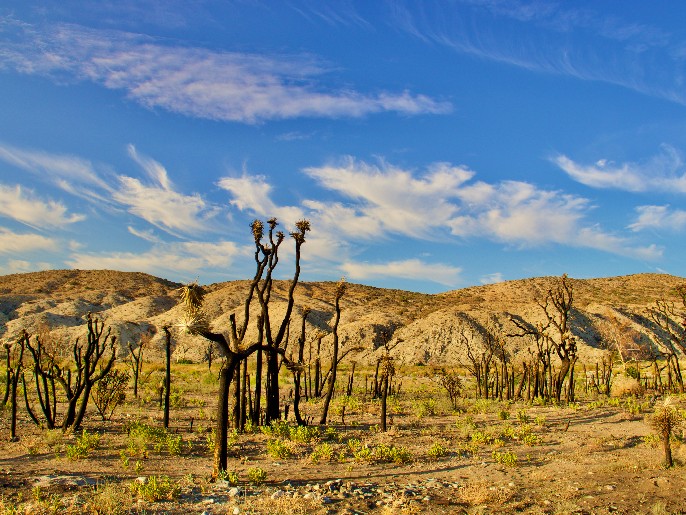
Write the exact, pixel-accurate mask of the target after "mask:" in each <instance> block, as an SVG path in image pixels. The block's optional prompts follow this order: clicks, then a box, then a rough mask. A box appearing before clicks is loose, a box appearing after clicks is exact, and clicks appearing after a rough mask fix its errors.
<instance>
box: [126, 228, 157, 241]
mask: <svg viewBox="0 0 686 515" xmlns="http://www.w3.org/2000/svg"><path fill="white" fill-rule="evenodd" d="M126 229H127V230H128V231H129V232H130V233H131V234H133V235H134V236H136V237H137V238H140V239H142V240H145V241H149V242H150V243H161V241H162V240H160V238H158V237H157V236H155V233H153V232H152V230H149V231H140V230H138V229H136V228H135V227H131V226H130V225H129V226H128V227H127V228H126Z"/></svg>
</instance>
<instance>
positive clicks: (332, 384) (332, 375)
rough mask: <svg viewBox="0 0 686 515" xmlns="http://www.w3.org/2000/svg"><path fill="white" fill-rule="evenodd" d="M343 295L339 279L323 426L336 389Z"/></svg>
mask: <svg viewBox="0 0 686 515" xmlns="http://www.w3.org/2000/svg"><path fill="white" fill-rule="evenodd" d="M344 293H345V280H344V279H341V280H340V281H339V283H338V285H337V286H336V297H335V299H336V300H335V302H334V308H335V310H336V314H335V316H334V322H333V329H332V334H333V352H332V354H333V355H332V357H331V368H330V369H329V377H328V381H329V383H328V388H327V389H326V397H324V405H323V407H322V416H321V418H320V419H319V423H320V424H322V425H324V424H326V418H327V417H328V415H329V404H331V398H332V397H333V391H334V388H336V372H337V370H338V361H339V360H338V350H339V349H338V347H339V345H338V323H339V322H340V320H341V297H343V294H344Z"/></svg>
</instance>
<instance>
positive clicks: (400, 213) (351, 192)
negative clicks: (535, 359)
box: [219, 159, 662, 262]
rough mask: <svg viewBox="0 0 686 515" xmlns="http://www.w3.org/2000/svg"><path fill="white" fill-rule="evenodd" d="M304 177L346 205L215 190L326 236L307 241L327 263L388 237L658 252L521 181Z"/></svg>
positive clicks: (458, 174) (250, 184)
mask: <svg viewBox="0 0 686 515" xmlns="http://www.w3.org/2000/svg"><path fill="white" fill-rule="evenodd" d="M304 173H306V174H307V175H309V176H310V177H312V178H313V179H315V180H316V181H317V182H318V183H319V185H320V186H321V187H323V188H325V189H327V190H329V191H331V192H332V193H335V194H338V195H340V196H343V197H345V198H347V199H348V200H346V201H340V200H311V199H304V200H303V201H302V202H301V207H300V208H298V207H279V206H277V205H276V204H275V203H274V202H273V201H272V200H271V198H270V193H271V189H270V186H269V184H268V182H267V179H266V178H264V177H261V176H255V177H251V176H250V175H248V174H247V173H244V174H243V176H242V177H240V178H235V179H231V178H227V179H222V180H221V181H220V183H219V184H220V186H221V187H223V188H224V189H226V190H227V191H229V192H230V193H231V194H232V196H233V200H231V203H232V204H233V205H234V206H236V207H237V208H239V209H241V210H249V211H252V212H254V213H256V214H257V215H258V216H270V213H280V212H287V213H292V214H295V213H297V218H293V220H296V219H298V218H308V219H309V220H311V222H312V224H313V226H314V227H316V228H317V232H318V234H325V236H324V237H323V238H322V237H319V236H315V237H314V244H313V245H312V248H313V249H314V250H315V251H316V252H318V254H316V255H317V257H321V258H323V259H332V256H333V261H334V262H335V261H338V262H342V261H343V260H346V259H348V256H350V255H351V254H353V253H354V252H355V250H356V249H357V250H358V251H359V249H360V243H361V242H364V243H367V242H374V241H375V240H382V239H388V238H391V237H393V236H395V235H399V236H406V237H410V238H415V239H424V240H429V241H440V240H441V239H445V238H446V237H449V236H450V235H453V236H456V237H459V238H487V239H491V240H494V241H499V242H503V243H506V244H511V245H518V246H521V247H532V246H542V245H546V244H550V243H553V244H559V245H565V246H570V247H585V248H592V249H597V250H601V251H604V252H611V253H615V254H620V255H625V256H631V257H635V258H639V259H648V258H652V259H654V258H657V257H659V256H660V255H661V252H662V251H661V249H659V248H657V247H655V246H650V245H649V246H643V247H641V246H636V245H634V244H633V242H632V241H631V240H629V239H627V238H623V237H619V236H616V235H613V234H611V233H608V232H606V231H603V230H602V229H601V228H600V227H598V226H597V225H594V224H589V223H588V222H587V215H588V212H589V211H590V210H591V209H592V208H593V206H591V205H590V202H589V201H588V200H587V199H585V198H582V197H578V196H575V195H569V194H564V193H561V192H558V191H548V190H541V189H538V188H537V187H536V186H534V185H532V184H529V183H525V182H521V181H503V182H500V183H496V184H488V183H485V182H481V181H479V182H473V183H470V182H469V181H470V180H471V179H472V178H473V177H474V172H472V171H471V170H468V169H466V168H464V167H460V166H451V165H449V164H446V163H438V164H434V165H432V166H430V167H428V170H427V171H426V172H425V173H424V174H422V175H419V176H417V175H416V174H415V173H413V172H412V171H408V170H403V169H400V168H398V167H393V166H389V165H387V164H383V165H380V166H375V165H370V164H367V163H364V162H359V161H355V160H353V159H347V160H345V161H344V162H343V164H340V165H337V166H334V165H328V166H322V167H310V168H307V169H305V170H304ZM279 217H280V219H282V218H283V217H281V215H279ZM336 256H338V259H336Z"/></svg>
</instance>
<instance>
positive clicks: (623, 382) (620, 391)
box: [610, 374, 643, 397]
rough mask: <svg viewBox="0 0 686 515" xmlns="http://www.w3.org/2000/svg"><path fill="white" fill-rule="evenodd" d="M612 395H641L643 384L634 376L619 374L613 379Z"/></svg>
mask: <svg viewBox="0 0 686 515" xmlns="http://www.w3.org/2000/svg"><path fill="white" fill-rule="evenodd" d="M610 395H611V396H612V397H629V396H632V395H634V396H640V395H643V386H641V383H639V382H638V380H637V379H635V378H633V377H629V376H626V375H624V374H618V375H617V376H616V377H615V378H614V380H613V381H612V389H611V390H610Z"/></svg>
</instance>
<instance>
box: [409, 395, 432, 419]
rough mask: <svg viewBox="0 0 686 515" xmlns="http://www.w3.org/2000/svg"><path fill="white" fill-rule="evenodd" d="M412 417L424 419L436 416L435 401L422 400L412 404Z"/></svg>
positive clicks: (430, 399)
mask: <svg viewBox="0 0 686 515" xmlns="http://www.w3.org/2000/svg"><path fill="white" fill-rule="evenodd" d="M413 408H414V415H415V416H416V417H417V418H424V417H427V416H431V415H435V414H436V399H432V398H429V399H422V400H419V401H415V402H414V404H413Z"/></svg>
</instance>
